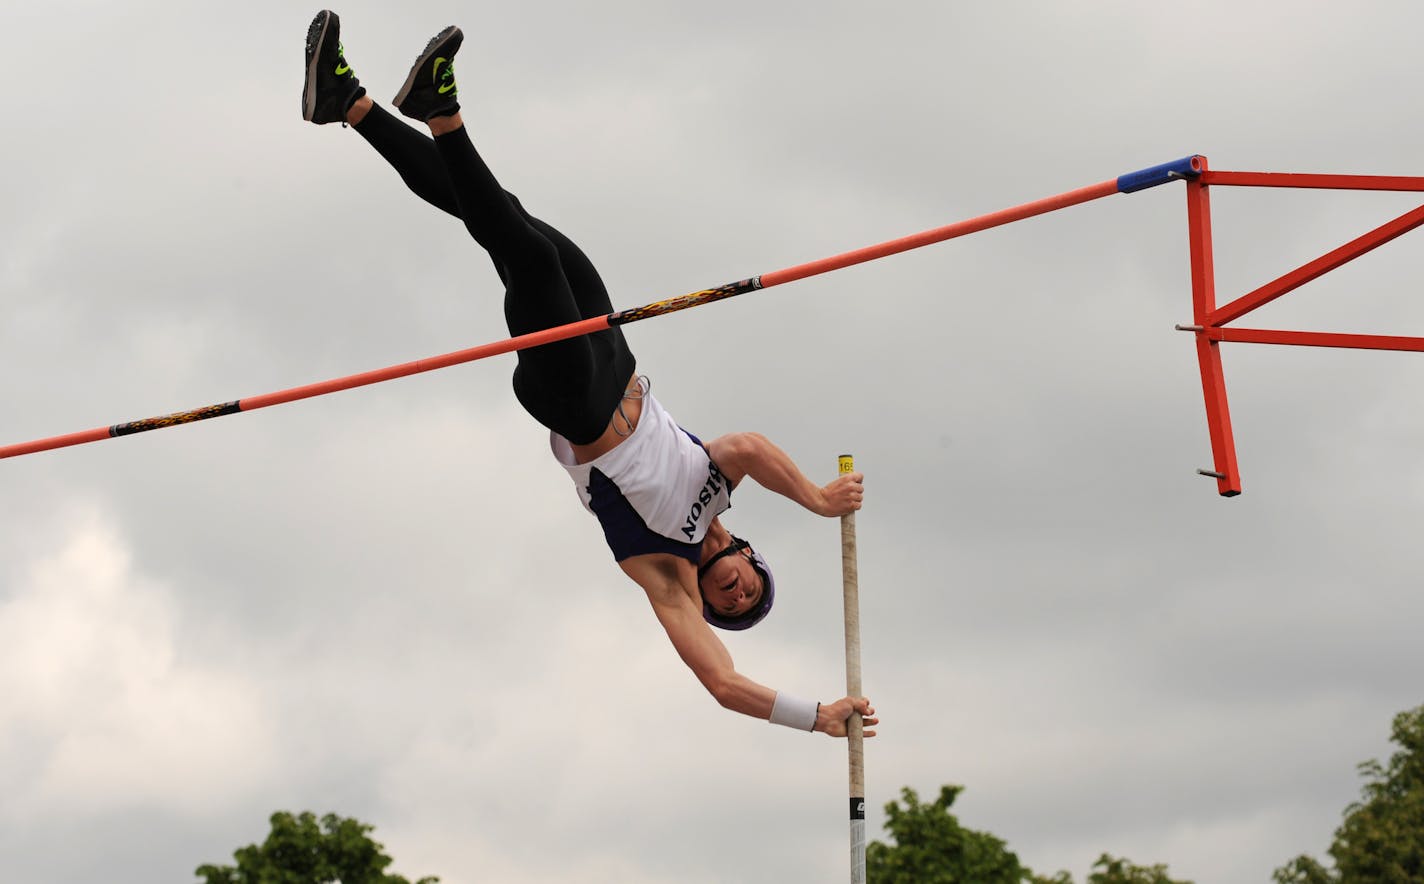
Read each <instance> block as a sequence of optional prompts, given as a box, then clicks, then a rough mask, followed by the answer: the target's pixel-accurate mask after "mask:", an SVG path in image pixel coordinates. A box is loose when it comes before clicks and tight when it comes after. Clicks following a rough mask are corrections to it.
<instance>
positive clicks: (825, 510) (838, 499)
mask: <svg viewBox="0 0 1424 884" xmlns="http://www.w3.org/2000/svg"><path fill="white" fill-rule="evenodd" d="M707 453H708V454H709V455H711V457H712V462H713V463H715V464H717V469H719V470H721V471H722V474H723V475H724V476H726V477H727V478H728V479H730V480H731V481H732V482H733V483H738V482H741V480H742V478H743V477H745V476H750V477H751V478H752V480H753V481H755V482H756V483H757V484H758V485H760V486H762V487H763V488H765V489H767V490H768V491H775V492H776V493H777V494H780V495H782V496H783V497H788V498H790V499H791V500H794V501H796V502H797V503H799V504H801V505H802V506H804V507H805V508H806V509H808V510H810V511H811V512H813V513H815V514H816V515H818V516H844V515H846V514H847V513H851V512H854V511H855V510H858V509H860V505H861V500H862V499H863V497H864V493H865V476H864V475H862V474H861V473H847V474H846V475H844V476H838V477H837V478H836V479H835V481H833V482H831V483H829V484H827V485H817V484H816V483H815V482H812V481H811V480H810V479H808V478H806V475H805V474H804V473H802V472H801V470H800V469H799V468H798V467H797V466H796V463H795V462H794V461H793V460H792V459H791V457H790V455H788V454H787V453H786V452H784V451H782V450H781V449H780V448H778V447H776V445H774V444H773V443H772V441H771V440H770V439H768V438H766V437H765V436H763V435H761V434H760V433H728V434H727V435H725V436H718V437H717V438H716V439H713V440H712V441H711V442H708V443H707Z"/></svg>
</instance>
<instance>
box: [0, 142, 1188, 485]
mask: <svg viewBox="0 0 1424 884" xmlns="http://www.w3.org/2000/svg"><path fill="white" fill-rule="evenodd" d="M1198 174H1200V161H1199V158H1198V157H1196V156H1189V157H1184V158H1182V159H1180V160H1174V161H1173V162H1170V163H1163V164H1161V165H1160V166H1153V167H1151V168H1148V169H1142V170H1141V171H1138V172H1130V173H1128V174H1126V175H1121V176H1119V177H1117V178H1113V179H1109V180H1107V181H1103V182H1100V183H1098V184H1092V185H1089V186H1087V187H1080V188H1078V189H1077V190H1070V191H1067V192H1065V193H1060V194H1058V195H1057V196H1050V197H1045V198H1044V199H1040V200H1034V201H1033V202H1031V203H1024V204H1023V205H1021V206H1014V207H1013V208H1009V209H1002V210H1000V211H998V212H990V213H989V214H987V215H980V216H979V217H977V218H970V219H969V220H967V221H959V222H957V223H954V224H948V225H945V226H944V227H936V228H934V229H932V230H926V231H922V232H920V233H915V234H911V235H910V236H904V237H900V238H899V239H892V240H887V241H886V242H883V243H879V244H878V245H873V246H866V247H865V248H862V249H856V250H854V251H850V252H844V253H842V254H839V255H833V256H832V257H829V258H822V259H821V260H819V261H809V262H807V263H805V264H797V265H796V266H794V267H787V268H785V269H783V270H776V271H773V272H771V273H765V274H762V275H761V276H754V277H751V278H750V279H743V280H740V281H738V282H731V283H727V284H726V285H721V286H718V287H716V288H711V289H703V290H702V291H700V292H692V293H691V294H686V295H681V296H679V297H676V298H669V299H667V300H664V301H654V302H653V303H651V304H644V305H643V306H642V307H634V308H633V309H631V310H620V311H617V312H614V313H608V314H605V315H603V316H595V317H592V318H590V319H583V320H580V321H578V322H571V323H569V324H568V325H561V326H558V327H556V328H550V329H545V330H543V331H538V332H534V333H532V334H527V335H520V336H518V337H513V338H507V339H505V340H503V341H495V342H493V343H489V344H484V345H482V346H479V347H472V348H470V349H468V350H457V351H455V352H453V353H446V354H444V355H442V356H435V357H432V358H430V359H418V360H416V361H414V362H406V363H402V364H400V365H392V366H388V367H386V368H378V369H375V370H374V371H366V372H362V373H360V374H353V375H348V376H347V377H342V378H334V379H332V380H329V381H320V382H318V383H314V384H307V385H305V386H302V387H293V388H291V389H289V390H280V391H278V392H276V393H267V394H265V395H261V396H250V397H248V398H246V399H234V400H233V401H231V402H222V403H219V404H217V405H208V406H204V407H203V408H195V409H192V410H190V411H180V412H175V413H174V414H166V415H161V416H159V417H150V418H145V419H143V420H136V421H129V422H127V423H122V424H114V425H112V426H108V427H96V428H94V429H92V430H82V431H80V432H77V433H67V434H65V435H62V436H51V437H49V438H47V439H36V440H34V441H32V442H20V443H16V444H11V445H4V446H0V459H3V458H7V457H18V456H19V455H22V454H34V453H35V452H38V451H49V450H51V449H54V448H65V447H67V446H70V445H81V444H83V443H85V442H98V441H99V440H101V439H111V438H113V437H115V436H129V435H132V434H134V433H142V432H145V431H147V430H159V429H163V428H164V427H175V426H178V425H179V424H188V423H193V422H194V421H200V420H206V419H208V418H212V417H222V416H223V415H226V414H236V413H237V412H240V411H254V410H256V409H258V408H266V407H267V406H269V405H280V404H282V403H284V402H295V401H296V400H298V399H310V398H312V397H313V396H324V395H326V394H327V393H335V392H338V391H340V390H350V389H352V388H353V387H363V386H366V385H367V384H377V383H380V382H382V381H389V380H394V379H395V378H402V377H406V376H408V375H413V374H419V373H421V372H426V371H434V370H435V369H437V368H448V367H449V366H452V365H460V364H461V363H465V362H474V361H475V360H477V359H484V358H485V357H488V356H496V355H498V354H501V353H510V352H513V351H515V350H523V349H526V348H528V347H537V346H539V345H540V344H549V343H553V342H554V341H562V340H566V339H568V338H576V337H578V336H580V335H587V334H592V333H593V332H597V331H602V330H604V329H607V328H609V327H611V326H615V325H627V324H628V323H631V322H637V321H639V320H641V319H651V318H652V317H654V316H662V315H664V314H667V313H676V312H677V311H679V310H686V309H688V308H689V307H700V306H702V305H703V304H710V303H712V302H713V301H720V300H723V299H724V298H731V297H734V296H736V295H741V294H745V293H747V292H751V291H756V290H757V289H765V288H771V287H772V286H774V285H781V284H783V283H787V282H794V281H796V280H798V279H805V278H807V277H809V276H817V275H819V274H822V273H829V272H830V271H832V270H840V269H842V268H845V267H850V266H852V265H855V264H863V263H865V262H866V261H873V260H875V259H877V258H884V257H887V256H889V255H895V254H899V253H900V252H907V251H910V250H911V249H918V248H922V247H924V246H928V245H933V244H935V243H940V242H944V241H945V240H948V239H954V238H955V237H959V236H965V235H966V234H970V233H977V232H979V231H981V230H988V229H989V228H991V227H1000V226H1002V225H1004V224H1009V223H1011V222H1014V221H1022V220H1023V219H1025V218H1031V217H1033V216H1035V215H1042V214H1045V213H1047V212H1053V211H1057V210H1058V209H1065V208H1067V207H1069V206H1076V205H1078V204H1079V203H1085V202H1088V201H1089V200H1095V199H1099V198H1100V197H1105V196H1110V195H1112V194H1115V193H1134V192H1136V191H1139V190H1144V189H1146V188H1149V187H1155V186H1157V185H1159V184H1166V183H1167V182H1168V181H1173V180H1176V179H1189V178H1194V177H1196V176H1197V175H1198Z"/></svg>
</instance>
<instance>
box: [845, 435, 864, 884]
mask: <svg viewBox="0 0 1424 884" xmlns="http://www.w3.org/2000/svg"><path fill="white" fill-rule="evenodd" d="M853 472H855V458H853V457H851V456H850V455H849V454H842V455H841V456H840V474H841V475H842V476H844V475H846V474H847V473H853ZM841 588H842V591H843V595H844V597H845V652H846V696H848V697H859V696H861V694H862V692H861V683H860V574H859V571H858V569H857V567H856V555H855V513H853V512H850V513H846V514H845V515H844V516H841ZM846 749H847V750H848V752H849V754H850V880H851V884H865V727H864V723H863V722H862V721H861V718H860V713H859V712H852V713H851V716H850V718H849V719H848V720H847V721H846Z"/></svg>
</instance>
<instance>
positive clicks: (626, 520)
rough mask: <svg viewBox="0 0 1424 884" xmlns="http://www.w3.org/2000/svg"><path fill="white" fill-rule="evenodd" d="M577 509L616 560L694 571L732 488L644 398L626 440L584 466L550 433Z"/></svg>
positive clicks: (696, 443) (693, 442)
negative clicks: (655, 556) (579, 504)
mask: <svg viewBox="0 0 1424 884" xmlns="http://www.w3.org/2000/svg"><path fill="white" fill-rule="evenodd" d="M549 445H550V447H551V448H552V449H553V451H554V457H555V458H556V459H558V461H559V463H560V464H562V465H563V467H564V469H566V470H568V471H569V477H570V478H572V479H573V480H574V485H575V486H576V487H577V488H578V495H579V499H580V500H582V501H583V505H584V508H585V509H587V510H588V511H589V512H591V513H593V514H594V515H595V516H597V517H598V521H599V524H601V525H602V526H603V536H604V539H606V540H607V541H608V548H609V549H611V550H612V551H613V558H614V559H615V560H616V561H620V562H621V561H623V560H624V559H627V558H630V557H632V556H638V555H646V554H648V553H668V554H671V555H675V556H681V557H683V558H685V559H687V560H688V561H690V562H692V564H694V565H696V564H697V563H698V561H699V560H700V558H701V552H702V539H703V537H705V536H706V535H707V528H708V526H709V525H711V524H712V520H713V519H714V518H716V517H717V516H718V515H720V514H721V513H722V512H724V511H726V509H727V508H728V507H730V506H731V505H732V489H731V486H730V485H729V484H728V482H727V479H726V477H725V476H723V475H722V472H721V471H720V470H718V469H717V465H716V464H715V463H713V462H712V458H711V457H709V456H708V454H707V449H706V448H705V447H704V446H703V445H702V441H701V440H700V439H698V438H697V437H696V436H694V435H692V434H691V433H689V432H687V431H686V430H684V429H683V428H682V427H679V426H678V425H677V422H676V421H674V420H673V419H672V415H670V414H668V413H667V412H666V411H665V410H664V409H663V407H662V405H661V404H660V403H659V402H658V400H656V399H654V398H653V395H652V394H651V393H648V394H646V395H644V397H643V414H642V416H641V417H639V418H638V426H637V427H636V428H635V429H634V430H633V434H632V435H631V436H629V437H628V438H627V439H624V440H623V441H622V442H621V443H620V444H619V445H618V446H617V447H615V448H613V449H612V450H610V451H606V452H604V453H603V454H601V455H599V456H598V457H596V458H594V459H593V460H591V461H589V462H588V463H582V464H580V463H574V453H573V448H572V446H570V444H569V441H568V440H567V439H565V438H564V437H563V436H560V435H559V434H557V433H550V434H549Z"/></svg>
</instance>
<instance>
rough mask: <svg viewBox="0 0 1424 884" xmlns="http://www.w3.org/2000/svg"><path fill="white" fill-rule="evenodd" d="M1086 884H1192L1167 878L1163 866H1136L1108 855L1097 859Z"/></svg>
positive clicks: (1165, 868) (1165, 869)
mask: <svg viewBox="0 0 1424 884" xmlns="http://www.w3.org/2000/svg"><path fill="white" fill-rule="evenodd" d="M1087 884H1192V882H1191V881H1179V880H1177V879H1176V878H1171V877H1168V875H1167V867H1166V866H1165V865H1161V864H1158V865H1155V866H1137V865H1133V864H1132V863H1130V862H1128V861H1127V860H1125V859H1118V858H1117V857H1114V856H1109V855H1108V854H1106V853H1105V854H1103V855H1102V856H1100V857H1098V861H1097V862H1095V863H1093V871H1092V872H1091V873H1090V874H1089V875H1088V882H1087Z"/></svg>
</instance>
